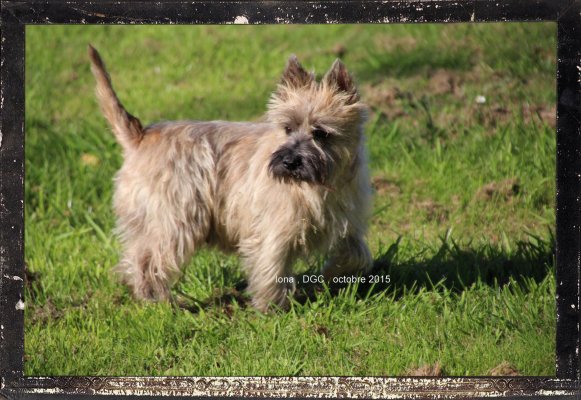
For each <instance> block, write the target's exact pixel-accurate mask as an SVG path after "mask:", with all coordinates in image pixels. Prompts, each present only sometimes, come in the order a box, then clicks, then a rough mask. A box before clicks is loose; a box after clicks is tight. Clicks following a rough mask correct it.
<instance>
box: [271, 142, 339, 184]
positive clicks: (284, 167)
mask: <svg viewBox="0 0 581 400" xmlns="http://www.w3.org/2000/svg"><path fill="white" fill-rule="evenodd" d="M331 166H332V160H331V159H330V157H329V155H328V154H325V153H324V152H323V151H321V150H319V149H317V148H316V147H315V146H314V145H312V144H305V143H294V144H285V145H283V146H281V147H280V148H279V149H278V150H276V151H275V152H274V153H272V156H271V158H270V163H269V165H268V170H269V172H270V173H271V175H272V176H273V177H274V178H275V179H279V180H280V181H282V182H285V183H288V182H291V181H298V182H307V183H314V184H319V185H324V184H325V183H327V181H328V179H329V175H330V174H331Z"/></svg>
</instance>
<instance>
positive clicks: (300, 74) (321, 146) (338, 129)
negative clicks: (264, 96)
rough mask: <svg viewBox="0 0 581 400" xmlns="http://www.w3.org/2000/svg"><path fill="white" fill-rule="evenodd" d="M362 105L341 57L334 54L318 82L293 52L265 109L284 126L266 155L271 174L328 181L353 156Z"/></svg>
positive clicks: (363, 112)
mask: <svg viewBox="0 0 581 400" xmlns="http://www.w3.org/2000/svg"><path fill="white" fill-rule="evenodd" d="M366 111H367V107H366V106H365V105H364V104H363V103H361V102H360V101H359V94H358V92H357V88H356V86H355V83H354V82H353V79H352V77H351V75H350V74H349V72H348V71H347V69H346V68H345V66H344V65H343V63H342V62H341V61H339V60H336V61H335V62H334V63H333V65H332V67H331V69H330V70H329V71H328V72H327V73H326V74H325V76H324V77H323V78H322V80H321V81H320V82H317V81H316V80H315V77H314V74H312V73H309V72H307V71H305V69H304V68H303V67H302V66H301V65H300V64H299V62H298V60H297V59H296V57H295V56H292V57H291V58H290V59H289V61H288V63H287V66H286V69H285V71H284V73H283V75H282V79H281V81H280V83H279V85H278V89H277V90H276V91H275V92H274V93H273V95H272V97H271V99H270V102H269V105H268V112H267V114H266V117H267V120H268V121H269V122H271V123H274V124H276V125H278V126H279V127H280V129H281V132H284V138H283V139H282V143H281V145H280V147H279V148H278V149H277V150H275V151H274V152H273V154H272V156H271V159H270V163H269V171H270V173H271V174H272V176H273V177H275V178H277V179H280V180H283V181H293V180H294V181H304V182H310V183H315V184H321V185H326V184H332V183H333V182H334V181H335V178H336V177H337V176H339V175H340V174H341V173H342V172H343V171H345V170H346V169H348V166H350V165H352V163H353V162H354V157H355V156H356V154H357V149H358V146H359V143H360V141H361V135H362V130H363V124H364V122H365V119H366ZM281 137H282V136H281Z"/></svg>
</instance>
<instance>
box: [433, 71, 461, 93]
mask: <svg viewBox="0 0 581 400" xmlns="http://www.w3.org/2000/svg"><path fill="white" fill-rule="evenodd" d="M459 85H460V78H459V74H458V73H457V72H453V71H449V70H446V69H437V70H435V71H434V72H433V73H432V74H431V77H430V80H429V83H428V87H429V89H430V91H431V93H432V94H447V93H450V94H454V95H456V96H461V94H462V93H461V90H460V86H459Z"/></svg>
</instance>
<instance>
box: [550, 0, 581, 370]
mask: <svg viewBox="0 0 581 400" xmlns="http://www.w3.org/2000/svg"><path fill="white" fill-rule="evenodd" d="M557 36H558V42H557V169H556V171H557V177H556V178H557V195H556V219H557V230H556V258H557V260H556V261H557V268H556V282H557V292H556V297H557V338H556V340H557V349H556V358H557V363H556V364H557V365H556V367H557V377H559V378H569V379H577V380H579V379H580V378H581V376H580V373H581V368H580V367H581V364H580V358H579V350H580V344H581V343H580V340H581V336H580V335H581V332H580V328H579V327H580V322H581V321H580V317H581V314H580V312H579V308H580V306H581V303H580V297H581V4H580V2H579V1H577V2H576V4H575V5H574V6H572V7H571V8H569V9H568V10H567V12H566V13H565V14H564V15H562V16H561V18H559V20H558V22H557Z"/></svg>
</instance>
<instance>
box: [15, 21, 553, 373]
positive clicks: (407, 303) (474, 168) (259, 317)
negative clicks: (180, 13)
mask: <svg viewBox="0 0 581 400" xmlns="http://www.w3.org/2000/svg"><path fill="white" fill-rule="evenodd" d="M555 30H556V29H555V25H554V24H538V23H537V24H479V25H415V26H410V25H392V26H371V25H334V26H256V27H252V26H197V27H189V26H163V27H162V26H144V27H135V26H132V27H129V26H27V28H26V147H25V151H26V182H25V184H26V185H25V204H26V206H25V221H26V230H25V258H26V263H27V266H28V274H27V275H28V280H27V284H26V304H27V307H26V311H25V373H26V374H27V375H406V374H414V373H433V374H443V375H489V374H498V373H500V374H507V373H520V374H523V375H554V373H555V370H554V365H555V363H554V358H555V356H554V353H555V319H556V315H555V300H554V297H555V278H554V256H553V252H554V239H553V234H552V232H553V230H554V222H555V218H554V205H555V204H554V194H555V184H554V175H555V129H554V124H555V117H554V99H555V83H554V82H555V79H554V76H555V52H554V49H555V33H556V32H555ZM88 43H92V44H93V45H94V46H95V47H97V49H99V50H100V52H101V54H102V56H103V57H104V59H105V62H106V63H107V65H108V67H109V70H110V72H111V75H112V78H113V82H114V85H115V88H116V90H117V92H118V94H119V96H120V98H121V101H122V102H123V103H124V104H125V106H126V107H127V109H128V110H129V111H130V112H131V113H132V114H134V115H136V116H138V117H139V118H140V119H141V120H142V122H144V123H146V124H147V123H151V122H154V121H158V120H160V119H168V120H172V119H200V120H205V119H229V120H256V119H258V118H260V116H261V114H262V113H263V112H264V110H265V104H266V101H267V99H268V96H269V93H270V92H271V91H272V90H273V89H274V87H275V84H276V82H277V80H278V78H279V75H280V73H281V72H282V69H283V67H284V65H285V63H286V59H287V58H288V56H289V55H290V54H293V53H294V54H296V55H297V56H298V57H299V60H301V62H302V63H303V65H304V66H305V67H307V68H309V69H314V70H315V71H316V72H317V74H318V76H320V75H321V74H322V73H324V72H325V71H326V70H327V69H328V68H329V66H330V65H331V63H332V61H333V60H334V59H335V58H336V57H338V56H340V57H341V58H342V59H343V61H344V62H345V63H346V65H347V66H348V68H349V69H350V70H351V71H352V72H353V74H354V75H355V76H356V78H357V80H358V82H359V85H360V89H361V93H362V97H363V99H364V100H365V101H366V102H367V103H368V104H369V105H370V107H371V110H372V112H371V115H370V119H369V123H368V125H367V129H366V132H367V136H368V145H369V152H370V158H371V168H372V173H373V179H372V184H373V186H374V188H375V203H374V215H373V219H372V221H371V228H370V232H369V235H368V241H369V244H370V247H371V249H372V252H373V254H374V257H375V259H376V265H375V268H376V269H375V273H377V274H379V275H382V276H387V275H389V276H390V282H389V283H383V284H377V285H372V286H370V285H351V286H348V287H346V288H345V289H343V290H341V291H339V292H336V291H330V290H328V289H327V288H325V287H317V288H314V289H315V290H313V288H312V287H310V286H309V287H306V286H305V287H304V288H303V287H302V286H301V288H300V289H301V291H302V290H306V291H309V293H311V294H312V293H314V296H310V297H309V299H308V300H302V299H301V298H299V299H297V301H296V302H295V303H293V305H292V307H291V309H290V311H289V312H288V313H274V314H269V315H263V314H260V313H258V312H256V311H255V310H253V309H252V308H251V307H249V306H248V305H247V297H246V296H245V294H244V292H243V290H242V287H243V286H244V277H243V276H242V274H241V272H240V270H239V263H238V260H237V259H236V258H235V257H227V256H224V255H222V254H220V253H218V252H215V251H213V250H203V251H201V252H200V253H199V254H198V255H197V256H196V257H195V258H194V259H193V260H192V262H191V263H190V265H189V266H188V268H187V271H186V274H185V276H184V279H183V280H182V281H181V282H180V284H179V285H178V287H177V288H176V289H177V290H179V292H181V293H183V294H185V295H186V296H189V297H192V298H195V299H199V300H200V301H201V303H195V302H192V303H191V304H190V306H189V307H175V306H172V305H169V304H148V303H142V302H138V301H135V300H133V299H132V298H131V296H130V295H129V293H128V291H127V289H126V288H125V287H123V286H121V285H120V284H119V283H118V282H117V281H116V280H115V278H114V277H113V276H112V275H111V273H110V270H111V268H112V267H113V266H114V265H115V264H116V262H117V260H118V257H119V244H118V241H117V239H116V238H115V236H114V235H113V234H112V230H113V228H114V224H115V221H114V215H113V213H112V209H111V195H112V177H113V175H114V173H115V171H116V170H117V169H118V168H119V166H120V165H121V154H120V148H119V146H118V145H117V144H116V143H115V140H114V138H113V135H112V134H111V133H110V132H109V130H108V127H107V126H106V123H105V120H104V119H103V117H102V116H101V114H100V112H99V110H98V106H97V103H96V100H95V99H94V95H93V91H94V89H93V87H94V82H93V78H92V76H91V74H90V71H89V64H88V60H87V56H86V46H87V44H88ZM320 266H321V260H318V259H314V260H313V262H312V263H309V264H308V265H299V266H297V271H298V272H301V273H318V271H319V268H320ZM430 370H431V371H432V372H426V371H430Z"/></svg>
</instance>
